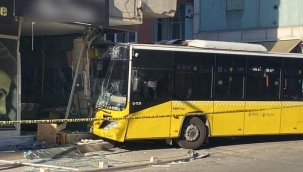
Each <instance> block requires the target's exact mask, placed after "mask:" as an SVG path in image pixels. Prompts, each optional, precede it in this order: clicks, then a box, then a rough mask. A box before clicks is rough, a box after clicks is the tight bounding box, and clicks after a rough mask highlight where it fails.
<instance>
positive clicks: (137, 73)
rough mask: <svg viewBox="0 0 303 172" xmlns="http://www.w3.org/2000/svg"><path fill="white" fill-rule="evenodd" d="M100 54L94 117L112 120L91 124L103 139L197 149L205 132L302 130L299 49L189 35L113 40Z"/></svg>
mask: <svg viewBox="0 0 303 172" xmlns="http://www.w3.org/2000/svg"><path fill="white" fill-rule="evenodd" d="M100 59H101V60H102V64H103V73H104V77H103V82H102V84H101V85H100V94H99V96H98V101H97V102H96V105H95V106H96V113H95V114H94V115H95V116H94V117H95V118H108V119H109V120H96V121H93V122H92V123H91V124H90V126H89V127H90V132H92V133H93V134H95V135H97V136H100V137H101V138H104V139H109V140H113V141H117V142H124V141H128V140H144V139H165V140H167V141H168V142H169V143H172V142H173V141H174V142H176V143H177V144H178V145H179V146H180V147H183V148H186V149H196V148H199V147H200V146H201V145H202V144H203V143H204V142H205V141H207V138H209V137H219V136H220V137H224V136H226V137H227V136H228V137H230V136H251V135H277V134H299V133H303V101H302V98H303V83H302V80H303V73H302V70H303V56H302V55H301V54H279V53H269V52H267V50H266V48H264V47H263V46H261V45H254V44H246V43H232V42H219V41H203V40H190V41H185V42H183V43H182V45H157V44H117V45H115V46H114V47H113V48H111V49H110V50H108V51H107V52H106V53H104V54H103V55H102V57H100ZM125 117H127V118H125ZM124 118H125V119H124ZM115 119H117V120H115Z"/></svg>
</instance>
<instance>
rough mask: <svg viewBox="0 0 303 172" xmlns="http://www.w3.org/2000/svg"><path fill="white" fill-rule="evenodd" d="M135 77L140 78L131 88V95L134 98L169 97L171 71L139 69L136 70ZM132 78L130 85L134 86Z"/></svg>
mask: <svg viewBox="0 0 303 172" xmlns="http://www.w3.org/2000/svg"><path fill="white" fill-rule="evenodd" d="M136 75H137V76H136V77H137V78H140V79H139V81H136V82H139V83H136V84H137V85H136V86H135V87H136V88H139V87H140V89H137V91H135V90H133V91H132V92H133V93H132V95H133V97H134V98H135V99H136V100H139V99H169V98H170V95H171V71H170V70H160V71H159V70H152V69H140V70H137V72H136ZM134 84H135V83H134V79H133V82H132V85H133V87H134Z"/></svg>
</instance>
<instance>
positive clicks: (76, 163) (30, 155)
mask: <svg viewBox="0 0 303 172" xmlns="http://www.w3.org/2000/svg"><path fill="white" fill-rule="evenodd" d="M102 144H105V145H107V144H108V143H107V142H104V143H102ZM130 144H131V143H130ZM135 144H136V145H135V147H136V148H134V147H131V148H128V147H127V148H111V149H107V150H102V151H96V152H89V153H81V152H80V151H79V150H78V149H77V148H76V146H75V145H73V146H67V147H58V148H51V149H43V150H36V151H29V152H27V153H25V154H24V155H25V158H27V159H20V160H15V161H18V162H21V163H33V164H43V165H51V166H56V167H68V168H74V169H79V170H80V171H108V170H110V171H111V170H114V169H116V170H117V169H120V170H117V171H121V169H126V168H128V167H136V166H137V168H138V167H139V168H140V166H141V168H145V167H148V164H151V163H150V159H151V157H157V159H158V162H160V163H161V162H165V163H172V162H173V161H179V160H184V159H185V158H188V159H189V158H190V156H189V155H188V150H185V149H181V148H173V147H169V146H163V147H162V148H159V147H155V148H153V146H146V145H144V146H143V149H140V143H135ZM137 145H138V146H137ZM99 162H106V163H107V164H109V166H110V167H109V168H108V169H100V168H99ZM0 170H1V168H0ZM39 170H40V169H39V168H33V167H29V166H24V167H19V168H15V169H12V171H16V172H18V171H20V172H21V171H22V172H39ZM50 171H56V172H57V171H58V172H59V171H60V172H67V171H71V170H64V169H62V170H61V169H60V170H59V169H55V170H54V169H51V170H50ZM8 172H9V171H8Z"/></svg>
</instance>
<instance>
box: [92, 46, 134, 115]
mask: <svg viewBox="0 0 303 172" xmlns="http://www.w3.org/2000/svg"><path fill="white" fill-rule="evenodd" d="M128 52H129V51H128V48H127V47H125V46H119V45H117V46H115V47H113V48H112V49H111V51H109V52H108V53H106V54H107V55H106V57H104V59H103V63H104V64H106V66H107V67H106V72H105V77H104V80H103V82H102V84H101V92H100V95H99V97H98V100H97V102H96V108H97V109H103V108H105V109H111V110H119V111H121V110H123V109H125V107H126V101H127V96H126V95H127V85H128V82H127V81H128V79H127V78H128V64H129V63H128V60H127V59H128Z"/></svg>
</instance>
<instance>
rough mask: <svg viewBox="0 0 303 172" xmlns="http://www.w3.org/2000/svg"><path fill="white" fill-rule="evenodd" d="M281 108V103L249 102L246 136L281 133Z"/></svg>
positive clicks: (246, 117)
mask: <svg viewBox="0 0 303 172" xmlns="http://www.w3.org/2000/svg"><path fill="white" fill-rule="evenodd" d="M281 106H282V102H280V101H266V102H265V101H247V102H246V108H245V110H246V112H245V123H244V134H245V135H258V134H277V133H280V120H281Z"/></svg>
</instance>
